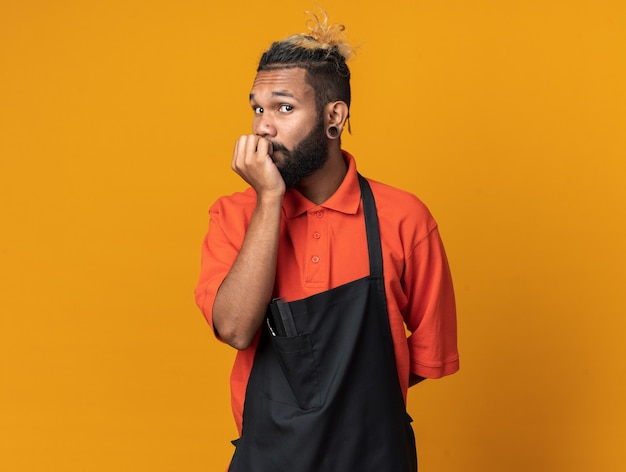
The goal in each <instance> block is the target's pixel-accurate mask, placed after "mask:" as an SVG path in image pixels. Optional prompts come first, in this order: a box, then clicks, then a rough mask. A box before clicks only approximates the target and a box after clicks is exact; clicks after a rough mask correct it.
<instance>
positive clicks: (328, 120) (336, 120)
mask: <svg viewBox="0 0 626 472" xmlns="http://www.w3.org/2000/svg"><path fill="white" fill-rule="evenodd" d="M349 115H350V110H349V108H348V105H347V104H346V102H342V101H341V100H338V101H336V102H330V103H329V104H327V105H326V107H325V108H324V124H325V126H326V127H327V128H328V127H329V126H336V127H337V128H339V134H341V131H342V130H343V127H344V125H345V124H346V120H347V119H348V116H349Z"/></svg>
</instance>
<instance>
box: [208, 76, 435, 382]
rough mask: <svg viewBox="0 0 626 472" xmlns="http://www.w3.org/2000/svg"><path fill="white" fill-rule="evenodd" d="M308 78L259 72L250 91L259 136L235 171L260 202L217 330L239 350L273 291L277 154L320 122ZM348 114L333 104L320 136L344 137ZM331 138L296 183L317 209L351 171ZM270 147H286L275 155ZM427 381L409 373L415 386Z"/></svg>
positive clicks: (226, 286)
mask: <svg viewBox="0 0 626 472" xmlns="http://www.w3.org/2000/svg"><path fill="white" fill-rule="evenodd" d="M306 74H307V72H306V70H304V69H301V68H292V69H277V70H272V71H261V72H259V73H258V74H257V76H256V78H255V80H254V83H253V86H252V90H251V93H250V105H251V107H252V110H253V112H254V119H253V123H252V129H253V134H249V135H244V136H241V137H240V138H239V139H238V140H237V142H236V143H235V149H234V152H233V159H232V169H233V170H234V171H235V172H236V173H237V174H238V175H239V176H241V178H242V179H244V180H245V181H246V182H247V183H248V184H249V185H250V186H251V187H252V188H253V189H254V190H255V192H256V195H257V204H256V207H255V210H254V212H253V214H252V219H251V222H250V226H249V227H248V231H247V232H246V236H245V238H244V242H243V245H242V247H241V251H240V252H239V255H238V256H237V258H236V259H235V262H234V264H233V267H232V268H231V270H230V272H229V273H228V275H227V276H226V278H225V279H224V282H223V283H222V285H221V287H220V289H219V291H218V293H217V297H216V299H215V303H214V305H213V326H214V328H215V329H216V331H217V332H218V334H219V336H220V337H221V338H222V340H223V341H225V342H226V343H228V344H230V345H231V346H233V347H234V348H236V349H246V348H247V347H248V346H250V343H251V342H252V340H253V339H254V336H255V334H256V332H257V331H258V329H259V326H260V325H261V323H262V322H263V320H264V318H265V313H266V310H267V305H268V303H269V301H270V298H271V295H272V290H273V287H274V279H275V275H276V259H277V254H278V239H279V231H280V215H281V206H282V201H283V197H284V195H285V192H286V191H287V188H286V185H285V182H284V181H283V179H282V177H281V174H280V171H279V167H280V166H281V165H283V164H284V157H285V156H284V154H283V153H282V152H281V151H279V150H278V149H280V148H281V146H284V147H285V148H286V149H288V150H293V149H294V148H296V147H297V146H298V144H300V143H301V142H302V141H303V139H304V138H303V137H307V136H309V134H310V133H311V132H312V131H313V130H314V128H315V127H316V125H318V124H319V120H320V114H319V110H317V107H316V104H315V90H314V89H313V88H312V87H311V86H310V85H309V84H308V83H307V81H306ZM348 111H349V110H348V106H347V105H346V103H344V102H342V101H336V102H331V103H328V104H327V105H326V106H325V107H324V110H323V111H322V115H321V120H322V121H323V126H322V131H323V132H324V133H325V131H326V130H327V129H328V128H329V127H330V126H337V127H338V128H339V130H340V133H339V135H341V130H342V129H343V127H344V125H345V122H346V120H347V118H348ZM325 139H326V140H327V148H328V157H327V160H326V162H325V164H324V165H323V166H322V167H321V168H320V169H319V170H317V171H315V172H313V173H312V174H310V175H309V176H307V177H305V178H303V179H302V180H301V181H300V182H299V183H298V184H297V185H296V186H295V190H297V191H299V192H300V193H302V194H303V195H304V196H305V197H306V198H308V199H309V200H311V201H312V202H314V203H316V204H321V203H323V202H325V201H326V200H327V199H328V198H329V197H330V196H331V195H333V194H334V193H335V191H336V190H337V188H338V187H339V185H340V184H341V182H342V181H343V178H344V176H345V174H346V171H347V167H346V163H345V161H344V159H343V155H342V153H341V143H340V139H339V138H338V137H337V138H334V139H333V138H328V137H325ZM272 142H274V143H280V145H281V146H276V148H277V151H276V152H274V146H273V145H272ZM242 287H244V289H243V291H245V296H242V295H243V291H242ZM422 380H424V379H423V377H419V376H417V375H415V374H413V373H411V374H410V378H409V385H410V386H412V385H415V384H417V383H419V382H421V381H422Z"/></svg>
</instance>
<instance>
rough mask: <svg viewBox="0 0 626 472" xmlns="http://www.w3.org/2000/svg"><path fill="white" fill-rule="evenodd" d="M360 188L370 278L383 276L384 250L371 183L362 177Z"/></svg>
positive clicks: (360, 178)
mask: <svg viewBox="0 0 626 472" xmlns="http://www.w3.org/2000/svg"><path fill="white" fill-rule="evenodd" d="M358 176H359V186H360V187H361V201H362V202H363V213H364V215H365V232H366V234H367V251H368V254H369V259H370V276H372V277H382V276H383V250H382V246H381V244H380V232H379V229H378V214H377V213H376V202H375V201H374V194H373V193H372V189H371V188H370V184H369V182H368V181H367V180H366V179H365V178H364V177H363V176H362V175H361V174H358Z"/></svg>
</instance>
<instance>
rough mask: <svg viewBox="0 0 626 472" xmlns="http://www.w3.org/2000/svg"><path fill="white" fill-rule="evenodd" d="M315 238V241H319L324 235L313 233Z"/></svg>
mask: <svg viewBox="0 0 626 472" xmlns="http://www.w3.org/2000/svg"><path fill="white" fill-rule="evenodd" d="M313 237H314V238H315V239H319V238H321V237H322V235H321V234H319V233H313Z"/></svg>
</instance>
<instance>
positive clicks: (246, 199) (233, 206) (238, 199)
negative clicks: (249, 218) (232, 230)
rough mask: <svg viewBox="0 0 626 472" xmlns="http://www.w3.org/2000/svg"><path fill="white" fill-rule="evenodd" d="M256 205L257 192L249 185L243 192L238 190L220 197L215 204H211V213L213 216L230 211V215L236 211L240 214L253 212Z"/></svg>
mask: <svg viewBox="0 0 626 472" xmlns="http://www.w3.org/2000/svg"><path fill="white" fill-rule="evenodd" d="M255 205H256V193H255V192H254V190H253V189H252V188H251V187H249V188H247V189H246V190H244V191H243V192H236V193H233V194H231V195H223V196H221V197H219V198H218V199H217V200H216V201H215V202H214V203H213V205H211V208H210V209H209V213H211V215H212V216H213V215H219V214H225V213H228V214H229V216H230V213H231V212H236V213H237V214H240V215H245V214H248V213H249V214H252V211H253V210H254V206H255ZM233 216H234V215H233Z"/></svg>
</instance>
